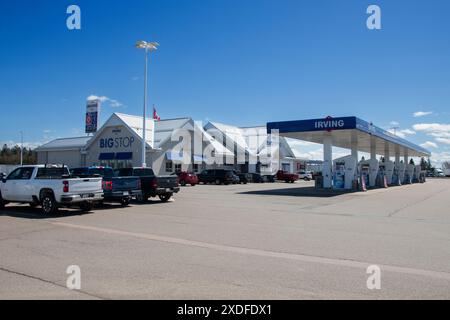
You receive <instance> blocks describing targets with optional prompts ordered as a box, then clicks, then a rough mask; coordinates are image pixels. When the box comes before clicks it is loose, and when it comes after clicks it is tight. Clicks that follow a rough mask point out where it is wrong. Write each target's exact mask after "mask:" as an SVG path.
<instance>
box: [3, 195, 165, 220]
mask: <svg viewBox="0 0 450 320" xmlns="http://www.w3.org/2000/svg"><path fill="white" fill-rule="evenodd" d="M170 202H171V200H169V202H162V201H160V200H159V199H155V200H149V201H147V202H145V203H141V202H137V201H132V202H131V205H129V206H122V205H121V204H119V203H109V202H108V203H104V204H102V205H95V206H94V208H93V209H92V210H91V211H89V212H84V211H81V210H80V209H78V208H76V207H73V208H60V209H59V210H58V212H57V213H55V214H50V215H49V214H44V213H43V212H42V211H41V208H40V207H36V208H32V207H29V206H25V205H23V206H20V205H19V206H14V205H9V206H8V205H7V206H6V207H5V209H3V210H2V211H0V216H9V217H14V218H22V219H63V218H68V217H74V216H83V215H89V214H95V212H98V211H105V210H114V209H121V208H122V209H125V208H132V207H133V206H143V205H144V206H145V205H149V206H150V205H158V204H167V203H170Z"/></svg>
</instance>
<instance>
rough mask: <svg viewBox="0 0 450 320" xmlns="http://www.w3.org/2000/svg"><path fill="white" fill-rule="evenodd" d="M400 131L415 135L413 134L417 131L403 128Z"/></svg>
mask: <svg viewBox="0 0 450 320" xmlns="http://www.w3.org/2000/svg"><path fill="white" fill-rule="evenodd" d="M400 132H401V133H403V134H405V135H413V134H416V132H415V131H413V130H411V129H403V130H400Z"/></svg>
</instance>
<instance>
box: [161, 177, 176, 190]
mask: <svg viewBox="0 0 450 320" xmlns="http://www.w3.org/2000/svg"><path fill="white" fill-rule="evenodd" d="M156 181H157V183H158V188H174V187H176V186H177V184H178V183H177V181H178V177H177V176H158V177H156Z"/></svg>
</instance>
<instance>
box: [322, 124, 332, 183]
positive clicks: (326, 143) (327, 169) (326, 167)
mask: <svg viewBox="0 0 450 320" xmlns="http://www.w3.org/2000/svg"><path fill="white" fill-rule="evenodd" d="M332 165H333V139H332V138H331V134H329V133H327V134H325V135H324V137H323V170H322V171H323V187H324V188H327V189H330V188H331V186H332V183H331V182H332V179H331V178H332Z"/></svg>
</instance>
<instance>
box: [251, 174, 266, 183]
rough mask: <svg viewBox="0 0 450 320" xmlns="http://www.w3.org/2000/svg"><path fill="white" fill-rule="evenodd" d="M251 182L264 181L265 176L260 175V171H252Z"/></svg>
mask: <svg viewBox="0 0 450 320" xmlns="http://www.w3.org/2000/svg"><path fill="white" fill-rule="evenodd" d="M250 175H251V182H253V183H263V182H264V177H263V176H262V175H260V174H259V173H251V174H250Z"/></svg>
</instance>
